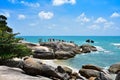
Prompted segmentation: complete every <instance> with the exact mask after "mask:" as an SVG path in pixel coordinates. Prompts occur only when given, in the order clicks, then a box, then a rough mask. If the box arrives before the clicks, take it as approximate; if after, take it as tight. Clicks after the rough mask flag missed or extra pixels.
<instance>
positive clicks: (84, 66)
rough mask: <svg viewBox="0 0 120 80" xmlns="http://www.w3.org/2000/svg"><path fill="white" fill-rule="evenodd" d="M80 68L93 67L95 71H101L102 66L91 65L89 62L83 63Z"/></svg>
mask: <svg viewBox="0 0 120 80" xmlns="http://www.w3.org/2000/svg"><path fill="white" fill-rule="evenodd" d="M82 68H83V69H93V70H97V71H100V72H103V70H102V68H100V67H98V66H95V65H91V64H88V65H83V66H82Z"/></svg>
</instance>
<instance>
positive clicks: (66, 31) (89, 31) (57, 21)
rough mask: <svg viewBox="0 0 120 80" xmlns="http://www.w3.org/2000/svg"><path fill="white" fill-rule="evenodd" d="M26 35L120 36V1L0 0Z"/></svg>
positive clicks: (0, 5) (3, 11)
mask: <svg viewBox="0 0 120 80" xmlns="http://www.w3.org/2000/svg"><path fill="white" fill-rule="evenodd" d="M0 15H5V16H6V17H7V18H8V19H7V23H8V26H10V27H11V28H13V31H14V33H16V32H19V33H21V34H20V35H22V36H120V0H0Z"/></svg>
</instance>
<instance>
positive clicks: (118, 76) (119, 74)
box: [115, 72, 120, 80]
mask: <svg viewBox="0 0 120 80" xmlns="http://www.w3.org/2000/svg"><path fill="white" fill-rule="evenodd" d="M115 80H120V72H118V74H117V76H116V78H115Z"/></svg>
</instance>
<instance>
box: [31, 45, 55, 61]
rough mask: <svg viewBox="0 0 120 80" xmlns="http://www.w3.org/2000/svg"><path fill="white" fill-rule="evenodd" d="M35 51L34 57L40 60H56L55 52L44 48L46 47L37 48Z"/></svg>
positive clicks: (34, 48)
mask: <svg viewBox="0 0 120 80" xmlns="http://www.w3.org/2000/svg"><path fill="white" fill-rule="evenodd" d="M32 50H34V51H33V53H34V54H33V57H34V58H39V59H54V58H55V55H54V53H53V50H52V49H50V48H48V47H44V46H36V47H33V48H32Z"/></svg>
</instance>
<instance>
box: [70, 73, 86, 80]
mask: <svg viewBox="0 0 120 80" xmlns="http://www.w3.org/2000/svg"><path fill="white" fill-rule="evenodd" d="M70 77H71V78H70V80H86V79H85V78H83V77H82V76H79V74H78V73H77V72H73V73H72V74H71V76H70Z"/></svg>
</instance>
